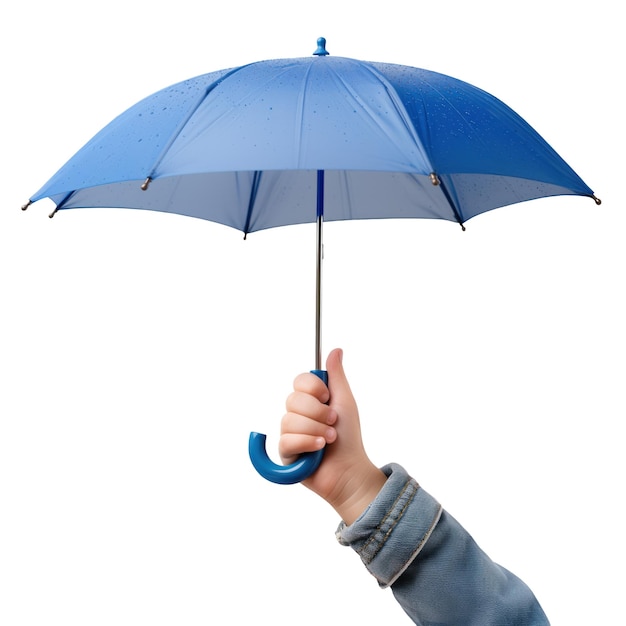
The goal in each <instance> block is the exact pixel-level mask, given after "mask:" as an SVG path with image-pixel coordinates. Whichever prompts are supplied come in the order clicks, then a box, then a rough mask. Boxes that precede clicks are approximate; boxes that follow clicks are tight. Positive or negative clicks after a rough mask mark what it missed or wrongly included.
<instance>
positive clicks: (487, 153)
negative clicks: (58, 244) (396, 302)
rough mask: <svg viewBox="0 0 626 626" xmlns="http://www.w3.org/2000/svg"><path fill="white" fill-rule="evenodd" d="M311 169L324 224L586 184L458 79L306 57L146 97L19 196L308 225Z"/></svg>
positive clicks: (574, 190)
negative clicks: (321, 191)
mask: <svg viewBox="0 0 626 626" xmlns="http://www.w3.org/2000/svg"><path fill="white" fill-rule="evenodd" d="M318 170H325V172H326V176H325V195H324V204H325V220H326V221H332V220H346V219H372V218H399V217H416V218H437V219H445V220H452V221H457V222H461V223H463V222H465V221H467V220H468V219H470V218H471V217H473V216H475V215H478V214H479V213H482V212H484V211H488V210H490V209H494V208H497V207H500V206H504V205H507V204H512V203H517V202H521V201H524V200H530V199H533V198H538V197H542V196H550V195H562V194H578V195H589V196H590V195H592V193H593V192H592V191H591V189H590V188H589V187H588V186H587V185H586V184H585V183H584V182H583V181H582V180H581V179H580V178H579V177H578V175H577V174H576V173H575V172H574V171H573V170H572V169H571V168H570V167H569V166H568V165H567V163H566V162H565V161H564V160H563V159H562V158H561V157H560V156H559V155H558V154H557V153H556V152H555V151H554V150H553V149H552V148H551V147H550V146H549V145H548V144H547V143H546V142H545V141H544V140H543V139H542V138H541V137H540V136H539V135H538V134H537V133H536V132H535V131H534V130H533V129H532V128H531V127H530V126H529V125H528V124H527V123H526V122H525V121H524V120H523V119H522V118H521V117H519V116H518V115H517V114H516V113H515V112H513V111H512V110H511V109H510V108H509V107H507V106H506V105H505V104H503V103H502V102H500V101H499V100H498V99H496V98H494V97H493V96H491V95H489V94H487V93H486V92H484V91H482V90H480V89H478V88H476V87H473V86H472V85H469V84H467V83H465V82H462V81H460V80H457V79H454V78H451V77H449V76H445V75H443V74H438V73H435V72H430V71H427V70H422V69H417V68H411V67H406V66H401V65H392V64H383V63H367V62H363V61H357V60H353V59H347V58H342V57H332V56H320V57H317V56H312V57H308V58H306V57H305V58H299V59H278V60H271V61H260V62H258V63H252V64H250V65H246V66H243V67H240V68H232V69H226V70H221V71H218V72H212V73H210V74H205V75H203V76H199V77H196V78H193V79H190V80H187V81H184V82H182V83H178V84H176V85H172V86H171V87H168V88H166V89H164V90H162V91H159V92H157V93H156V94H153V95H152V96H149V97H147V98H146V99H144V100H142V101H141V102H139V103H137V104H136V105H135V106H133V107H131V108H130V109H129V110H127V111H126V112H125V113H122V115H120V116H119V117H118V118H116V119H115V120H113V122H111V123H110V124H109V125H108V126H107V127H105V128H104V129H102V131H100V133H98V134H97V135H96V136H95V137H94V138H93V139H92V140H91V141H90V142H88V143H87V144H86V145H85V146H84V147H83V148H82V149H81V150H79V152H78V153H76V155H75V156H74V157H72V159H70V161H69V162H68V163H67V164H66V165H65V166H63V167H62V168H61V169H60V170H59V172H57V174H55V175H54V176H53V177H52V178H51V179H50V181H48V183H46V185H44V187H42V188H41V189H40V190H39V191H38V192H37V193H36V194H35V195H34V196H32V197H31V201H33V202H34V201H37V200H39V199H41V198H44V197H50V198H51V199H52V200H53V201H54V202H55V204H56V205H57V208H58V209H69V208H79V207H127V208H137V209H150V210H156V211H168V212H172V213H179V214H182V215H189V216H194V217H199V218H203V219H208V220H211V221H215V222H219V223H222V224H225V225H228V226H232V227H233V228H237V229H239V230H242V231H244V232H253V231H255V230H261V229H264V228H271V227H274V226H282V225H286V224H297V223H303V222H313V221H315V219H316V180H317V179H316V176H317V171H318ZM431 174H434V175H435V176H436V177H435V178H433V177H431ZM147 178H151V179H152V183H151V184H150V186H149V188H148V190H147V191H142V190H141V189H140V185H141V183H142V182H143V181H144V180H145V179H147ZM433 181H434V182H436V183H438V184H433Z"/></svg>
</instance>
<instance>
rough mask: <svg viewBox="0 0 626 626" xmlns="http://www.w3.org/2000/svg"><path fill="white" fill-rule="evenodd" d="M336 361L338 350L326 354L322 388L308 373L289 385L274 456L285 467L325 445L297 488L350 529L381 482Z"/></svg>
mask: <svg viewBox="0 0 626 626" xmlns="http://www.w3.org/2000/svg"><path fill="white" fill-rule="evenodd" d="M342 357H343V353H342V351H341V350H333V351H332V352H331V353H330V354H329V355H328V359H327V361H326V370H327V372H328V387H326V385H325V384H324V383H323V382H322V380H320V379H319V378H318V377H317V376H316V375H315V374H311V373H306V374H300V376H298V377H297V378H296V380H295V381H294V391H293V393H292V394H291V395H290V396H289V397H288V398H287V403H286V407H287V413H286V414H285V415H284V417H283V419H282V423H281V437H280V441H279V452H280V456H281V458H282V460H283V462H284V463H286V464H289V463H293V462H294V461H295V460H296V458H297V457H298V455H300V454H302V453H303V452H312V451H315V450H319V449H320V448H322V447H324V445H326V444H329V445H328V447H327V449H326V451H325V453H324V459H323V461H322V463H321V465H320V467H319V468H318V470H317V471H316V472H315V473H314V474H313V475H312V476H311V477H309V478H308V479H307V480H305V481H304V482H303V484H304V485H305V486H306V487H308V488H309V489H311V490H312V491H314V492H315V493H317V494H318V495H319V496H321V497H322V498H324V500H326V501H327V502H328V503H329V504H330V505H331V506H333V508H334V509H335V510H336V511H337V512H338V513H339V515H340V516H341V517H342V519H343V520H344V522H346V524H351V523H352V522H353V521H354V520H356V518H357V517H358V516H359V515H360V514H361V513H362V512H363V511H364V510H365V508H366V507H367V505H368V504H369V503H370V502H371V501H372V500H373V499H374V498H375V497H376V494H377V493H378V492H379V491H380V489H381V487H382V486H383V484H384V483H385V480H386V477H385V475H384V474H383V473H382V472H381V471H380V470H379V469H378V468H377V467H376V466H375V465H374V464H373V463H372V462H371V461H370V460H369V458H368V456H367V454H366V452H365V448H364V447H363V441H362V438H361V425H360V422H359V411H358V409H357V406H356V402H355V400H354V397H353V395H352V391H351V390H350V385H349V384H348V380H347V379H346V376H345V373H344V370H343V364H342ZM327 403H328V404H327ZM330 444H332V445H330Z"/></svg>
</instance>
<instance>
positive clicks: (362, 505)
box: [329, 460, 387, 526]
mask: <svg viewBox="0 0 626 626" xmlns="http://www.w3.org/2000/svg"><path fill="white" fill-rule="evenodd" d="M351 474H352V476H357V477H358V478H356V479H355V478H353V479H350V478H348V480H347V481H346V484H344V485H343V487H342V489H341V491H340V493H339V495H338V497H336V498H335V499H334V500H329V503H330V505H331V506H332V507H333V508H334V509H335V511H337V513H338V514H339V516H340V517H341V519H342V520H343V521H344V523H345V524H346V525H348V526H350V524H353V523H354V522H355V521H356V520H357V519H358V518H359V517H360V516H361V515H362V514H363V511H365V509H367V507H368V506H369V505H370V504H371V503H372V502H373V501H374V499H375V498H376V496H377V495H378V494H379V492H380V490H381V489H382V488H383V486H384V484H385V482H386V481H387V477H386V476H385V474H383V472H382V471H381V470H380V469H378V468H377V467H376V466H375V465H374V464H372V463H371V462H369V460H368V462H367V466H366V467H365V468H361V469H359V471H358V472H354V471H353V472H351Z"/></svg>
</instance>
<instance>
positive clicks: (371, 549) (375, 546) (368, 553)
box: [358, 479, 419, 565]
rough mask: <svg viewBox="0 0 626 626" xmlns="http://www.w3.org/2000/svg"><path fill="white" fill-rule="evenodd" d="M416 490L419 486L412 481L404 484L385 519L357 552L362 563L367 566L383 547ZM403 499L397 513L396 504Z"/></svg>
mask: <svg viewBox="0 0 626 626" xmlns="http://www.w3.org/2000/svg"><path fill="white" fill-rule="evenodd" d="M418 489H419V486H418V484H417V483H416V482H415V480H414V479H410V480H408V481H407V482H406V483H405V485H404V487H403V488H402V491H401V492H400V494H399V495H398V497H397V498H396V500H395V502H394V503H393V505H392V506H391V507H390V509H389V511H388V512H387V514H386V515H385V517H384V518H383V519H382V520H381V522H380V524H379V525H378V526H377V527H376V530H375V531H374V532H373V533H372V535H371V536H370V538H369V539H368V540H367V541H366V542H365V543H364V544H363V546H362V547H361V548H360V549H359V550H358V552H359V555H360V557H361V560H362V561H363V563H365V564H366V565H369V564H370V563H371V562H372V561H373V560H374V558H375V557H376V555H377V554H378V553H379V552H380V550H381V549H382V547H383V546H384V545H385V542H386V541H387V538H388V537H389V535H390V534H391V533H392V531H393V529H394V528H395V527H396V525H397V523H398V522H399V521H400V519H401V518H402V516H403V515H404V512H405V511H406V509H407V507H408V506H409V505H410V504H411V502H412V501H413V499H414V498H415V495H416V494H417V490H418ZM407 494H408V495H407ZM404 498H406V502H405V503H404V504H403V506H402V508H401V509H400V510H399V511H397V510H396V507H397V505H398V503H399V502H401V501H402V500H403V499H404ZM381 535H382V536H381Z"/></svg>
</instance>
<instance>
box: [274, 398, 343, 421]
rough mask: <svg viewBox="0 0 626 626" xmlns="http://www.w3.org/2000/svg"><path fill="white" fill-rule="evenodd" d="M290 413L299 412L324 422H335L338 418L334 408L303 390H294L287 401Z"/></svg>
mask: <svg viewBox="0 0 626 626" xmlns="http://www.w3.org/2000/svg"><path fill="white" fill-rule="evenodd" d="M285 406H286V408H287V412H288V413H298V414H300V415H305V416H306V417H308V418H310V419H312V420H315V421H316V422H320V423H324V424H333V423H334V422H335V421H336V419H337V414H336V412H335V410H334V409H331V408H330V407H329V406H328V405H326V404H322V402H320V401H319V400H318V399H317V398H315V397H314V396H312V395H310V394H308V393H304V392H302V391H294V392H293V393H291V394H290V395H289V396H288V397H287V401H286V403H285Z"/></svg>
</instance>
